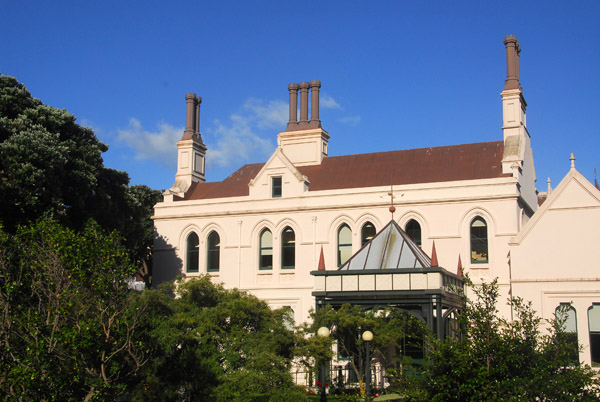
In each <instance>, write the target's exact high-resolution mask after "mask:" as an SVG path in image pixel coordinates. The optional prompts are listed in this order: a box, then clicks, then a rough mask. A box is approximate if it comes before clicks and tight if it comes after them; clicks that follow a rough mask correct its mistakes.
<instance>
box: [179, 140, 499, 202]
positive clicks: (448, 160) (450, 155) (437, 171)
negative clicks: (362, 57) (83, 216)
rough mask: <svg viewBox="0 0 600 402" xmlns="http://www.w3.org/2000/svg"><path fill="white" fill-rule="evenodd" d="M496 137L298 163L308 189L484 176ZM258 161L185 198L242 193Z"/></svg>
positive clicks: (492, 167) (495, 170) (494, 155)
mask: <svg viewBox="0 0 600 402" xmlns="http://www.w3.org/2000/svg"><path fill="white" fill-rule="evenodd" d="M503 149H504V144H503V142H502V141H494V142H481V143H475V144H464V145H451V146H445V147H432V148H420V149H408V150H403V151H390V152H375V153H370V154H358V155H344V156H332V157H327V158H325V159H323V162H322V163H321V165H314V166H300V167H298V170H299V171H300V172H301V173H302V174H303V175H305V176H306V177H308V180H309V182H310V188H309V190H310V191H319V190H336V189H346V188H361V187H375V186H389V185H392V184H393V185H403V184H418V183H436V182H446V181H458V180H476V179H489V178H495V177H503V176H506V175H505V174H503V173H502V153H503ZM263 166H264V163H257V164H252V165H244V166H243V167H242V168H240V169H239V170H237V171H236V172H234V173H233V174H232V175H231V176H229V177H228V178H226V179H225V180H223V181H222V182H218V183H198V184H194V185H193V186H192V187H191V188H190V190H189V191H188V193H187V194H186V196H185V199H186V200H197V199H207V198H221V197H237V196H244V195H248V194H249V191H248V183H249V182H250V180H252V179H253V178H254V177H255V176H256V174H258V172H259V171H260V169H262V167H263Z"/></svg>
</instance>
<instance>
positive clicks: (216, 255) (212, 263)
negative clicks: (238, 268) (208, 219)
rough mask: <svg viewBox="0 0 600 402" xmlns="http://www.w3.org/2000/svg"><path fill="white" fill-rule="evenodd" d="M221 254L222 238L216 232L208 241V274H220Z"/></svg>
mask: <svg viewBox="0 0 600 402" xmlns="http://www.w3.org/2000/svg"><path fill="white" fill-rule="evenodd" d="M220 252H221V238H220V237H219V234H218V233H217V232H215V231H214V230H213V231H212V232H210V234H209V235H208V240H207V241H206V270H207V271H208V272H219V265H220Z"/></svg>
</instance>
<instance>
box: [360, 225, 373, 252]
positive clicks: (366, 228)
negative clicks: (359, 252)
mask: <svg viewBox="0 0 600 402" xmlns="http://www.w3.org/2000/svg"><path fill="white" fill-rule="evenodd" d="M376 233H377V232H376V231H375V225H373V224H372V223H371V222H367V223H365V224H364V225H363V227H362V229H361V230H360V246H361V247H362V246H364V245H365V244H367V243H368V242H370V241H371V239H372V238H373V237H375V234H376Z"/></svg>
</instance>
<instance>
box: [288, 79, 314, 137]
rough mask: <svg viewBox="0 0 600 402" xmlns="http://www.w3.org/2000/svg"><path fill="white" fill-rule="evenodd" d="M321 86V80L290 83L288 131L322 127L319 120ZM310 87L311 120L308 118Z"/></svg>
mask: <svg viewBox="0 0 600 402" xmlns="http://www.w3.org/2000/svg"><path fill="white" fill-rule="evenodd" d="M319 88H321V81H318V80H314V81H311V82H301V83H300V84H295V83H292V84H289V85H288V90H289V91H290V120H289V121H288V124H287V128H286V131H296V130H309V129H313V128H321V120H319ZM309 89H310V120H308V91H309ZM298 90H300V120H298Z"/></svg>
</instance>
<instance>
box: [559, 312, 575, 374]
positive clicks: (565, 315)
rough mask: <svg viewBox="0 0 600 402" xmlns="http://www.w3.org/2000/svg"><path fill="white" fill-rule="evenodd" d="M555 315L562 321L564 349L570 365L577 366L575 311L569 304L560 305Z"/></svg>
mask: <svg viewBox="0 0 600 402" xmlns="http://www.w3.org/2000/svg"><path fill="white" fill-rule="evenodd" d="M555 315H556V317H557V318H559V319H564V320H565V321H564V322H563V328H562V329H563V331H565V332H564V334H563V335H564V337H565V339H564V342H563V344H564V345H565V347H567V348H568V350H567V353H568V354H569V360H570V363H571V364H573V365H579V340H578V337H577V311H576V310H575V308H574V307H573V306H571V305H570V304H563V303H561V304H560V306H558V307H557V308H556V311H555Z"/></svg>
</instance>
